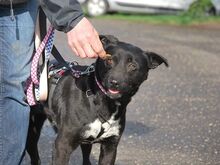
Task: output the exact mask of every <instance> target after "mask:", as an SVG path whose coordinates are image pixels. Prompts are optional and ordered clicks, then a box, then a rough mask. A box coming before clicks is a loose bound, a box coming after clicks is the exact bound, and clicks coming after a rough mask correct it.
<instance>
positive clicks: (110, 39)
mask: <svg viewBox="0 0 220 165" xmlns="http://www.w3.org/2000/svg"><path fill="white" fill-rule="evenodd" d="M99 38H100V40H101V42H102V44H103V46H104V49H106V48H107V47H109V46H111V45H116V44H117V42H118V39H117V38H116V37H114V36H112V35H99Z"/></svg>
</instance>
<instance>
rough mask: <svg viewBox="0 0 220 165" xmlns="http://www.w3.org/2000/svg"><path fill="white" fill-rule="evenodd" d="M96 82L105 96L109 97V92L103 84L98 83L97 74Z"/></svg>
mask: <svg viewBox="0 0 220 165" xmlns="http://www.w3.org/2000/svg"><path fill="white" fill-rule="evenodd" d="M95 82H96V84H97V85H98V87H99V89H100V90H101V91H102V92H103V93H104V94H105V95H107V96H108V93H107V91H106V90H105V88H104V87H103V86H102V84H101V83H100V82H99V81H98V79H97V76H96V74H95Z"/></svg>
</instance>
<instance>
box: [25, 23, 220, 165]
mask: <svg viewBox="0 0 220 165" xmlns="http://www.w3.org/2000/svg"><path fill="white" fill-rule="evenodd" d="M92 22H93V24H94V25H95V27H96V28H97V29H98V31H99V32H100V33H101V34H112V35H114V36H117V37H118V38H119V39H120V40H123V41H126V42H129V43H132V44H134V45H137V46H139V47H141V48H142V49H144V50H149V51H153V52H157V53H159V54H161V55H163V56H164V57H166V58H167V59H168V61H169V64H170V67H169V68H166V67H165V66H164V65H162V66H160V67H159V68H157V69H155V70H152V71H151V72H150V75H149V78H148V80H147V81H146V82H144V84H143V85H142V86H141V88H140V90H139V92H138V93H137V94H136V95H135V97H134V98H133V100H132V101H131V103H130V104H129V106H128V110H127V125H126V129H125V132H124V134H123V137H122V139H121V142H120V144H119V147H118V155H117V160H116V165H220V103H219V101H220V25H219V26H218V25H216V27H215V28H207V27H205V28H202V27H193V28H192V27H176V26H159V25H147V24H142V23H138V24H137V23H136V24H135V23H130V22H124V21H110V20H92ZM56 45H57V47H58V48H59V49H60V51H61V52H62V54H63V55H64V56H65V57H66V59H68V60H77V61H78V62H79V63H80V64H85V63H86V64H89V63H91V62H92V61H91V60H80V59H77V58H75V57H74V56H72V53H71V52H70V50H69V48H68V46H67V45H66V39H65V37H64V34H62V33H58V34H57V36H56ZM54 137H55V134H54V133H53V131H52V130H51V127H50V124H49V123H46V124H45V126H44V128H43V131H42V136H41V139H40V142H39V148H40V154H41V158H42V164H43V165H47V164H49V161H50V159H51V150H52V144H53V140H54ZM98 153H99V145H98V144H97V145H95V147H94V149H93V151H92V155H91V160H92V162H93V164H97V160H98ZM24 164H25V165H26V164H29V160H28V158H27V157H26V159H25V163H24ZM70 164H71V165H73V164H74V165H78V164H81V153H80V150H77V151H76V152H74V153H73V156H72V158H71V163H70Z"/></svg>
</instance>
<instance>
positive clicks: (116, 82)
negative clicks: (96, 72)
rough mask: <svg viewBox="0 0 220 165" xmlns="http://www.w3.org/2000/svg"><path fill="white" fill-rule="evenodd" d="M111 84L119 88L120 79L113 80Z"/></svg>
mask: <svg viewBox="0 0 220 165" xmlns="http://www.w3.org/2000/svg"><path fill="white" fill-rule="evenodd" d="M110 84H111V86H112V87H115V88H118V86H119V84H118V81H116V80H111V81H110Z"/></svg>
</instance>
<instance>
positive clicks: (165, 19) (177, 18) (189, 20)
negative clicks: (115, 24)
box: [97, 13, 220, 25]
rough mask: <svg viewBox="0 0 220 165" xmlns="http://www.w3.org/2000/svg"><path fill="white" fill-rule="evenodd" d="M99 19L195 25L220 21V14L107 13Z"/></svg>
mask: <svg viewBox="0 0 220 165" xmlns="http://www.w3.org/2000/svg"><path fill="white" fill-rule="evenodd" d="M97 18H98V19H116V20H126V21H135V22H144V23H150V24H169V25H194V24H203V23H220V16H209V17H200V18H193V17H190V16H186V15H144V14H122V13H117V14H106V15H103V16H99V17H97Z"/></svg>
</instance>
